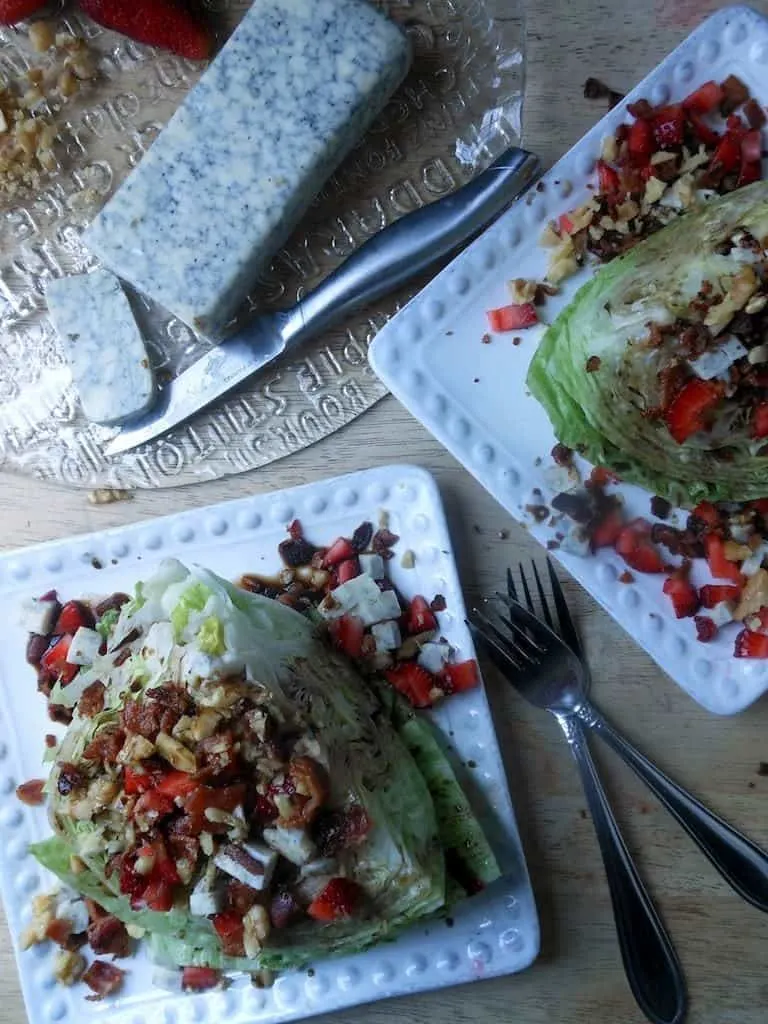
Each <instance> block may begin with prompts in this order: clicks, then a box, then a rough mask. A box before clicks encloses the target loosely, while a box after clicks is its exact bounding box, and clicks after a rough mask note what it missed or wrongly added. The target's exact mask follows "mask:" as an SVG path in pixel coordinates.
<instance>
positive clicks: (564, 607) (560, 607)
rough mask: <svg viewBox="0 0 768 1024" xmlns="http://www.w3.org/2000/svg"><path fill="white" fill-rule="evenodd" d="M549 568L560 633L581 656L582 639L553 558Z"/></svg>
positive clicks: (548, 560) (549, 562)
mask: <svg viewBox="0 0 768 1024" xmlns="http://www.w3.org/2000/svg"><path fill="white" fill-rule="evenodd" d="M547 569H548V570H549V580H550V583H551V584H552V596H553V597H554V599H555V608H557V617H558V618H559V620H560V634H561V636H562V638H563V640H565V642H566V643H567V644H568V646H569V647H570V648H571V650H572V651H573V653H574V654H576V655H578V656H579V657H581V656H582V649H581V640H580V639H579V634H578V632H577V631H576V626H575V625H574V622H573V619H572V618H571V613H570V611H569V610H568V602H567V601H566V600H565V594H564V593H563V588H562V586H561V585H560V580H559V579H558V578H557V574H556V573H555V567H554V566H553V565H552V559H551V558H547Z"/></svg>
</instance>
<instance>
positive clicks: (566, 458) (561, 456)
mask: <svg viewBox="0 0 768 1024" xmlns="http://www.w3.org/2000/svg"><path fill="white" fill-rule="evenodd" d="M552 458H553V459H554V461H555V465H557V466H565V467H566V468H567V467H570V466H572V465H573V448H569V447H568V445H565V444H560V443H558V444H556V445H555V447H554V448H553V449H552Z"/></svg>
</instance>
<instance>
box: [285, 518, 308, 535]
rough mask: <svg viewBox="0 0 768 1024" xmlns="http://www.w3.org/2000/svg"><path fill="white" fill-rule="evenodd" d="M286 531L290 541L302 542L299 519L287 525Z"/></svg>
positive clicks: (302, 530)
mask: <svg viewBox="0 0 768 1024" xmlns="http://www.w3.org/2000/svg"><path fill="white" fill-rule="evenodd" d="M287 530H288V535H289V536H290V538H291V540H304V528H303V527H302V525H301V521H300V520H299V519H292V520H291V521H290V523H288V526H287Z"/></svg>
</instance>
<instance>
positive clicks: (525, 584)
mask: <svg viewBox="0 0 768 1024" xmlns="http://www.w3.org/2000/svg"><path fill="white" fill-rule="evenodd" d="M518 571H519V572H520V582H521V583H522V584H523V593H524V594H525V603H526V604H527V605H528V611H529V612H530V613H531V614H532V615H535V614H536V609H535V608H534V606H533V599H532V597H531V592H530V590H529V589H528V580H527V579H526V578H525V569H524V568H523V563H522V562H521V563H520V565H519V566H518ZM520 603H521V604H522V602H520Z"/></svg>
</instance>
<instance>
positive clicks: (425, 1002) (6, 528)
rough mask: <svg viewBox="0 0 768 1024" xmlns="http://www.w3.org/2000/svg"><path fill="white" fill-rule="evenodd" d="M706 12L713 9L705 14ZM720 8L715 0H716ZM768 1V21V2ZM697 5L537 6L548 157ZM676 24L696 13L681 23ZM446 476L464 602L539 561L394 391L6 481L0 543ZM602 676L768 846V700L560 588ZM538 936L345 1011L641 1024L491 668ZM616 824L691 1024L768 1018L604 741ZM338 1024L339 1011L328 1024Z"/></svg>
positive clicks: (534, 90) (563, 786) (749, 959)
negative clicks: (67, 471) (74, 476)
mask: <svg viewBox="0 0 768 1024" xmlns="http://www.w3.org/2000/svg"><path fill="white" fill-rule="evenodd" d="M704 6H706V5H704ZM713 6H715V5H713V4H710V5H709V7H710V8H711V7H713ZM755 6H758V7H761V8H762V9H765V10H768V3H760V4H756V5H755ZM692 7H693V8H698V10H699V12H700V11H701V8H702V5H701V4H694V5H691V4H678V5H675V4H674V3H673V2H672V0H670V3H669V5H668V6H665V5H664V4H663V3H661V2H660V3H659V4H658V6H657V7H656V8H653V7H652V5H651V4H650V3H648V2H646V3H645V4H642V3H631V2H630V0H614V2H613V3H593V2H589V0H574V2H568V0H539V3H537V4H536V6H535V7H532V8H531V10H530V11H529V14H528V48H529V49H528V55H529V56H528V66H529V71H528V88H527V101H526V112H525V117H526V143H527V145H528V146H529V147H530V148H532V149H534V150H536V151H538V152H539V153H541V154H542V156H543V157H544V158H545V160H546V161H547V162H552V161H553V160H554V159H556V158H557V156H558V155H559V154H561V153H562V152H563V151H564V150H565V149H566V148H567V147H568V146H569V145H570V144H572V143H573V142H575V141H576V139H577V138H578V137H579V136H580V135H581V134H582V133H583V132H584V131H585V130H586V129H587V128H588V127H589V126H590V125H591V124H592V123H593V122H594V121H595V120H596V119H597V117H599V116H600V114H601V113H602V108H601V107H600V105H599V104H594V103H590V102H588V101H586V100H584V99H583V98H582V96H581V87H582V84H583V81H584V79H585V78H586V77H587V76H588V75H596V76H598V77H600V78H602V79H604V80H605V81H607V82H609V83H610V84H611V85H612V86H613V87H615V88H619V89H628V88H629V87H630V86H631V85H632V84H633V83H634V82H635V81H637V80H638V79H639V78H641V77H642V75H643V74H645V73H646V72H647V71H648V70H649V69H650V68H651V67H652V66H653V65H654V64H656V63H657V61H658V60H659V59H660V58H661V57H663V56H664V54H665V53H666V52H668V50H669V49H671V48H672V47H673V46H674V45H675V44H676V43H677V42H678V41H679V40H680V39H681V38H682V37H683V36H684V35H685V34H686V33H687V31H688V30H689V28H690V25H687V24H685V23H684V22H685V19H686V18H690V19H691V21H693V22H695V21H696V20H697V18H698V17H700V13H699V14H698V15H697V14H696V11H695V10H694V11H693V13H691V8H692ZM681 21H682V22H683V23H682V24H681ZM404 461H407V462H412V463H417V464H419V465H421V466H424V467H425V468H427V469H429V470H430V471H432V472H433V473H434V474H435V476H436V478H437V480H438V482H439V484H440V487H441V490H442V493H443V496H444V499H445V502H446V505H447V508H448V514H449V520H450V525H451V530H452V535H453V539H454V544H455V549H456V551H457V556H458V561H459V567H460V571H461V575H462V579H463V580H464V583H465V589H466V592H467V595H468V596H469V597H471V596H472V595H474V594H479V593H483V592H485V593H487V592H489V591H492V590H493V589H495V588H496V587H497V586H498V585H499V583H500V582H501V579H502V576H503V571H504V567H505V566H506V565H507V564H508V563H510V562H516V561H518V560H519V559H521V558H524V557H527V556H529V555H531V554H533V553H534V545H533V544H532V542H531V540H530V538H528V536H527V534H526V532H525V531H524V530H523V529H522V528H521V527H519V526H517V525H516V524H514V523H513V522H511V521H510V519H509V517H508V515H507V514H506V513H505V512H504V511H503V510H502V509H501V508H500V507H499V506H498V505H497V504H496V503H495V502H494V501H493V499H492V498H490V497H489V496H488V495H487V494H486V493H485V492H484V491H483V490H482V489H481V488H480V486H479V485H478V484H477V483H476V482H475V481H474V480H473V479H472V478H471V477H470V476H469V475H468V474H467V473H466V472H465V471H464V470H463V469H462V468H461V467H460V466H459V465H458V464H457V463H456V462H455V461H454V460H453V459H452V458H451V456H449V455H448V454H447V453H446V452H445V451H444V450H443V449H442V448H441V447H440V446H439V445H438V444H437V443H436V442H435V441H434V440H433V439H432V437H431V436H430V435H428V434H427V433H426V431H425V430H424V429H423V428H422V427H421V426H420V425H419V424H418V423H417V422H416V421H415V420H413V419H412V418H411V417H410V416H409V415H408V413H406V412H405V411H404V410H403V409H402V408H401V407H400V406H399V405H397V403H396V402H395V401H394V400H392V399H385V400H384V401H383V402H381V403H380V404H379V405H378V406H377V407H376V408H374V409H373V410H371V411H370V412H368V413H366V414H365V416H363V417H362V418H361V419H360V420H358V421H357V422H356V423H354V424H352V425H351V426H349V427H347V428H345V429H344V430H342V431H341V432H340V433H338V434H336V435H335V436H333V437H331V438H327V439H326V440H324V441H322V442H320V443H319V444H317V445H315V446H314V447H312V448H310V449H307V450H306V451H303V452H300V453H298V454H294V455H292V456H291V457H290V458H288V459H286V460H284V461H282V462H278V463H274V464H272V465H270V466H267V467H265V468H264V469H261V470H258V471H255V472H253V473H250V474H247V475H244V476H241V477H237V478H233V479H229V480H224V481H218V482H211V483H202V484H199V485H196V486H194V487H186V488H179V489H174V490H169V491H163V492H153V493H149V492H139V493H137V494H136V495H135V496H134V498H133V500H131V501H128V502H122V503H119V504H115V505H108V506H102V507H94V506H91V505H89V504H88V502H87V499H86V495H85V494H84V493H83V492H77V491H66V490H62V489H59V488H56V487H53V486H50V485H45V484H42V483H38V482H35V481H31V480H26V479H21V478H17V477H10V476H8V475H2V474H0V524H1V526H2V531H1V533H0V547H3V548H11V547H17V546H21V545H25V544H32V543H36V542H38V541H42V540H47V539H50V538H55V537H63V536H66V535H68V534H73V533H83V532H87V531H90V530H97V529H103V528H106V527H111V526H119V525H121V524H123V523H130V522H136V521H139V520H145V519H149V518H151V517H153V516H157V515H162V514H165V513H168V512H174V511H180V510H183V509H187V508H194V507H198V506H201V505H206V504H210V503H212V502H216V501H221V500H225V499H227V498H235V497H241V496H244V495H247V494H252V493H256V492H261V491H267V490H274V489H277V488H281V487H289V486H293V485H296V484H301V483H305V482H308V481H312V480H317V479H320V478H321V477H325V476H329V475H333V474H336V473H343V472H347V471H352V470H356V469H363V468H366V467H369V466H372V465H384V464H387V463H390V462H404ZM565 586H566V589H567V593H568V597H569V599H570V601H571V607H572V609H573V612H574V615H575V617H576V619H577V621H578V622H579V625H580V628H581V630H582V633H583V636H584V638H585V644H586V647H587V650H588V653H589V658H590V662H591V665H592V668H593V679H594V697H595V699H596V701H597V703H598V704H599V705H600V706H601V707H602V708H603V709H604V710H605V711H606V713H607V714H608V716H609V717H610V718H612V719H613V720H614V721H615V722H616V724H617V725H619V726H620V727H621V728H623V729H624V730H625V731H626V732H627V734H628V735H629V737H630V738H631V739H633V740H635V741H636V742H637V743H638V744H639V745H640V746H641V747H642V748H643V749H644V750H645V751H646V752H647V753H648V754H649V755H650V756H651V757H652V758H654V759H655V760H657V762H658V763H659V764H660V765H661V766H662V767H663V768H664V769H665V770H667V771H668V772H669V773H670V774H671V775H672V776H673V777H674V778H676V779H678V780H679V781H680V782H681V783H682V784H683V785H686V786H688V787H690V788H691V789H692V790H693V791H694V792H696V793H697V794H698V795H699V796H700V797H701V798H702V799H703V800H704V801H705V802H707V803H708V804H709V805H710V806H712V807H713V808H714V809H715V810H717V811H719V812H721V813H722V814H723V815H724V816H726V817H727V818H728V819H729V820H730V821H732V822H733V823H734V824H735V825H736V826H738V827H740V828H742V829H744V830H745V831H746V832H747V833H748V834H750V835H751V836H752V837H753V838H754V839H755V840H757V841H758V842H760V843H761V844H763V845H765V846H768V810H767V808H768V778H765V777H761V776H759V775H758V774H757V769H758V765H759V763H760V761H765V760H768V701H765V700H763V701H762V702H760V703H759V704H758V705H757V706H755V707H753V708H751V709H750V710H748V711H747V712H745V713H744V714H742V715H739V716H738V717H735V718H732V719H727V718H726V719H723V718H716V717H714V716H712V715H709V714H708V713H707V712H705V711H703V710H702V709H700V708H699V707H698V706H697V705H695V704H694V703H693V702H692V701H691V700H690V699H689V698H688V697H687V696H686V695H685V694H684V693H683V692H682V691H681V690H680V689H679V688H678V687H676V686H675V685H674V684H673V683H672V682H671V681H670V680H669V679H668V678H667V677H666V676H665V675H664V674H663V673H662V672H661V671H660V670H659V669H658V668H657V667H656V666H655V664H654V663H653V662H652V661H651V660H650V658H648V657H647V656H646V655H645V654H644V653H643V652H642V651H641V650H640V649H639V648H638V647H636V646H635V644H634V643H633V641H632V640H631V639H630V638H629V637H628V636H627V635H626V634H625V633H623V632H622V631H621V630H620V629H619V627H618V626H616V625H615V624H614V623H613V621H612V620H611V619H610V618H609V617H608V616H607V615H606V614H605V613H604V612H603V611H602V610H601V609H599V608H598V606H597V605H596V604H595V603H594V602H593V601H592V599H591V598H589V597H588V596H587V595H586V594H585V593H584V592H583V591H582V590H580V589H579V588H578V587H576V586H575V585H574V584H570V583H569V581H568V580H566V581H565ZM485 670H486V678H487V681H488V686H489V691H490V696H491V700H492V703H493V706H494V711H495V719H496V725H497V729H498V732H499V736H500V740H501V744H502V748H503V751H504V755H505V760H506V768H507V773H508V778H509V784H510V788H511V791H512V794H513V798H514V801H515V806H516V809H517V814H518V818H519V823H520V828H521V832H522V836H523V841H524V845H525V849H526V852H527V856H528V860H529V865H530V871H531V875H532V878H533V883H534V887H535V891H536V896H537V901H538V906H539V911H540V915H541V925H542V951H541V956H540V957H539V959H538V961H537V963H536V964H535V965H534V966H533V967H532V968H531V969H530V970H528V971H526V972H524V973H523V974H520V975H518V976H516V977H512V978H504V979H500V980H494V981H488V982H480V983H478V984H475V985H472V986H465V987H464V988H461V989H455V990H449V991H442V992H435V993H429V994H426V995H422V996H418V997H412V998H407V999H400V1000H397V1001H393V1002H387V1003H380V1004H377V1005H374V1006H370V1007H365V1008H361V1009H360V1010H351V1011H349V1012H347V1013H346V1014H337V1015H334V1020H339V1021H343V1020H346V1021H349V1022H350V1024H352V1022H354V1021H363V1020H364V1021H366V1022H367V1024H393V1022H394V1021H395V1020H397V1021H398V1022H400V1024H417V1022H418V1024H423V1022H424V1021H435V1022H437V1021H443V1020H445V1019H452V1020H454V1021H456V1022H457V1024H464V1022H471V1024H474V1022H485V1021H499V1022H505V1021H513V1020H514V1021H515V1022H516V1024H550V1022H558V1024H597V1022H605V1024H640V1022H641V1021H642V1020H643V1018H642V1016H641V1014H640V1013H639V1011H638V1010H637V1007H636V1006H635V1004H634V1002H633V1000H632V998H631V996H630V994H629V991H628V988H627V984H626V981H625V978H624V974H623V970H622V966H621V961H620V957H619V953H618V948H617V945H616V941H615V935H614V929H613V920H612V914H611V907H610V901H609V898H608V893H607V890H606V885H605V881H604V877H603V874H602V868H601V863H600V858H599V853H598V850H597V844H596V841H595V837H594V833H593V830H592V825H591V822H590V821H589V819H588V817H587V816H586V811H585V802H584V798H583V795H582V793H581V791H580V788H579V782H578V779H577V776H576V773H575V770H574V768H573V766H572V764H571V762H570V755H569V753H568V750H567V749H566V747H565V744H564V743H563V742H562V740H561V737H560V734H559V730H558V729H557V726H556V724H555V723H554V722H552V721H550V720H549V718H548V716H546V715H543V714H541V713H537V712H535V711H534V710H533V709H530V708H528V707H526V706H524V705H522V704H521V703H520V702H519V700H517V699H516V698H515V696H514V695H513V694H512V693H511V692H510V690H509V688H508V687H506V686H505V685H504V683H503V682H502V681H501V680H500V679H499V677H498V676H496V675H495V674H494V673H493V671H492V669H490V668H489V667H488V666H486V667H485ZM596 754H597V755H598V756H599V760H600V763H601V764H602V765H603V766H604V768H605V773H606V780H607V784H608V788H609V791H610V793H611V795H612V797H613V798H614V801H615V807H616V811H617V816H618V818H619V820H620V823H621V825H622V827H623V828H624V829H625V834H626V837H627V841H628V845H629V846H630V849H631V850H632V853H633V854H634V855H635V857H636V858H637V861H638V864H639V866H640V869H641V873H642V874H643V876H644V878H645V879H646V881H647V883H648V885H649V887H650V889H651V891H652V892H653V894H654V896H655V898H656V899H657V900H658V904H659V907H660V909H661V911H662V914H663V916H664V918H665V920H666V922H667V924H668V926H669V928H670V930H671V933H672V935H673V937H674V941H675V944H676V947H677V950H678V952H679V955H680V958H681V960H682V963H683V966H684V969H685V972H686V976H687V979H688V985H689V990H690V995H691V1011H690V1015H689V1021H690V1022H691V1024H764V1021H765V1020H766V1019H767V1016H768V979H767V978H766V974H765V946H764V945H763V943H765V942H766V941H768V919H766V917H764V916H763V915H761V914H760V913H759V912H758V911H756V910H754V909H752V908H750V907H749V906H747V905H746V904H745V903H743V902H742V901H741V900H739V899H738V898H737V897H736V896H735V895H733V893H732V892H731V891H730V890H729V889H728V888H727V886H726V885H725V884H724V883H723V882H721V880H720V879H719V877H718V876H717V875H716V874H715V872H714V871H713V869H712V868H711V867H710V866H709V864H708V863H707V862H706V860H705V859H704V858H703V857H702V856H701V855H700V854H699V853H698V852H697V851H696V850H695V849H694V848H693V846H692V845H691V843H690V841H689V840H688V838H687V837H686V836H684V835H683V834H682V833H681V831H680V830H679V829H678V828H677V826H676V825H675V824H674V823H673V822H672V820H671V819H670V818H669V816H668V815H666V813H664V812H663V811H662V810H661V809H660V808H659V806H658V804H657V803H656V802H655V801H654V800H653V799H652V798H651V797H650V795H649V794H648V793H647V791H646V790H644V789H643V788H642V787H641V785H640V784H639V783H638V782H637V781H636V780H635V779H634V777H633V776H632V775H631V774H630V773H629V772H628V771H627V770H626V769H625V768H624V766H623V765H622V764H620V763H619V762H617V760H616V759H615V758H614V757H613V755H611V754H605V756H603V751H602V750H599V749H598V750H596ZM25 1019H26V1018H25V1013H24V1008H23V1005H22V1002H21V996H20V993H19V987H18V982H17V977H16V970H15V965H14V961H13V954H12V950H11V944H10V937H9V936H8V933H7V931H6V930H5V927H4V922H2V923H1V924H0V1024H22V1022H23V1021H24V1020H25ZM329 1019H330V1018H329Z"/></svg>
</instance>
